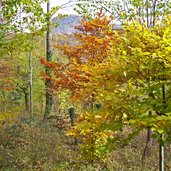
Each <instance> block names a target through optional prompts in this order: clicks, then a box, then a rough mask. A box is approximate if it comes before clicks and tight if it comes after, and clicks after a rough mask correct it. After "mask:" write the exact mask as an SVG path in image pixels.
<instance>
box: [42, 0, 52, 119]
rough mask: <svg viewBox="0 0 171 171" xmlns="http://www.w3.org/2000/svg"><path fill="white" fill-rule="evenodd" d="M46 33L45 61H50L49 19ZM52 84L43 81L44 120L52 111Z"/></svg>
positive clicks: (48, 9) (49, 74)
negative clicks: (44, 96)
mask: <svg viewBox="0 0 171 171" xmlns="http://www.w3.org/2000/svg"><path fill="white" fill-rule="evenodd" d="M49 11H50V0H49V1H48V2H47V13H49ZM47 25H48V28H47V33H46V60H47V61H51V60H52V53H51V47H50V17H48V18H47ZM46 75H47V76H48V77H49V78H50V77H51V70H50V68H49V67H46ZM51 85H52V82H51V80H50V79H48V78H46V80H45V87H46V106H45V113H44V120H46V119H47V118H48V116H49V115H50V114H51V110H52V104H53V102H52V100H53V99H52V90H51Z"/></svg>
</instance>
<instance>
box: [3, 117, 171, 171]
mask: <svg viewBox="0 0 171 171" xmlns="http://www.w3.org/2000/svg"><path fill="white" fill-rule="evenodd" d="M67 126H68V118H67V117H62V118H60V117H54V118H51V119H49V120H48V121H46V122H43V121H42V120H41V119H39V118H37V119H34V120H30V119H27V118H18V119H17V120H15V121H11V120H6V121H5V122H4V123H3V124H2V125H1V127H0V170H2V171H23V170H24V171H27V170H28V171H32V170H35V171H103V170H104V171H157V170H158V143H157V142H156V141H154V140H153V141H152V143H151V145H150V147H149V153H148V156H146V159H145V162H144V165H143V166H142V160H141V158H142V153H143V150H144V146H145V141H146V134H145V132H144V133H142V134H141V135H139V136H137V137H135V138H134V140H133V141H132V142H131V143H130V144H129V145H120V146H119V147H118V148H117V149H116V150H115V151H114V152H113V153H112V154H111V155H110V157H109V159H108V160H107V162H106V165H105V168H104V167H102V165H101V164H100V162H99V163H98V162H96V163H95V164H94V166H92V165H88V164H87V163H85V162H81V160H80V159H79V156H80V154H79V151H78V150H77V146H75V145H73V139H71V138H69V137H67V136H66V135H65V130H66V129H67V128H66V127H67ZM165 158H166V161H165V171H171V148H170V147H169V145H168V146H166V148H165Z"/></svg>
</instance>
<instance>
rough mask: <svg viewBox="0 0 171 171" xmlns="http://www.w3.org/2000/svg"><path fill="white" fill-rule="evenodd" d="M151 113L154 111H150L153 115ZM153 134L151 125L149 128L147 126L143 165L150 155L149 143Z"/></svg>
mask: <svg viewBox="0 0 171 171" xmlns="http://www.w3.org/2000/svg"><path fill="white" fill-rule="evenodd" d="M151 115H152V112H151V111H149V116H151ZM151 134H152V131H151V127H149V128H147V139H146V145H145V148H144V151H143V155H142V164H143V165H144V159H145V157H146V156H147V155H148V151H149V144H150V141H151Z"/></svg>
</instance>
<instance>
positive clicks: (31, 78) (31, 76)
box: [29, 52, 33, 118]
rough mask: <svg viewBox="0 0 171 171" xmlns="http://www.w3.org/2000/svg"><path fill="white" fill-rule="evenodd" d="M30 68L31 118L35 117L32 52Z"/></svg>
mask: <svg viewBox="0 0 171 171" xmlns="http://www.w3.org/2000/svg"><path fill="white" fill-rule="evenodd" d="M29 68H30V85H29V86H30V110H29V111H30V118H33V98H32V85H33V72H32V71H33V66H32V52H30V55H29Z"/></svg>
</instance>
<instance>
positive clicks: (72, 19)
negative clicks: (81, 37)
mask: <svg viewBox="0 0 171 171" xmlns="http://www.w3.org/2000/svg"><path fill="white" fill-rule="evenodd" d="M81 20H82V18H81V17H80V16H78V15H74V14H71V15H68V16H67V17H64V18H62V19H59V18H57V17H55V18H52V22H53V23H55V24H59V26H58V27H53V28H52V33H54V34H72V33H73V32H78V30H77V29H75V26H78V25H79V24H80V22H81ZM112 27H113V29H114V30H122V29H123V28H122V26H121V25H119V24H116V25H113V26H112Z"/></svg>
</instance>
